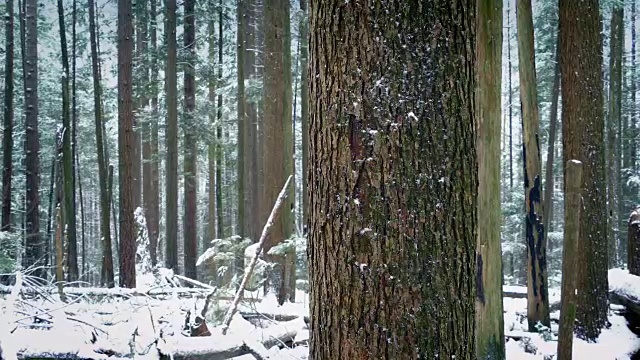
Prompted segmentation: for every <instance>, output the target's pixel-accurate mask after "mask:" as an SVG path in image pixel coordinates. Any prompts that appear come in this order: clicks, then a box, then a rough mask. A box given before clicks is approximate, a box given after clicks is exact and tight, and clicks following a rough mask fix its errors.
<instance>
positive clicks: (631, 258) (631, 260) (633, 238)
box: [627, 208, 640, 276]
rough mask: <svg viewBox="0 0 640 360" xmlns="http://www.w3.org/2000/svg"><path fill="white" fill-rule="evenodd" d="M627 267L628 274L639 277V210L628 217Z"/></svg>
mask: <svg viewBox="0 0 640 360" xmlns="http://www.w3.org/2000/svg"><path fill="white" fill-rule="evenodd" d="M627 267H628V268H629V273H630V274H632V275H636V276H640V208H636V210H635V211H634V212H632V213H631V216H630V217H629V225H628V232H627Z"/></svg>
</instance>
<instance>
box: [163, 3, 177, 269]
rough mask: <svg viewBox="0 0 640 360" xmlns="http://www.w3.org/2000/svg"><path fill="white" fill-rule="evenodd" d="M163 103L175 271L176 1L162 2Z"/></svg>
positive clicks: (169, 245)
mask: <svg viewBox="0 0 640 360" xmlns="http://www.w3.org/2000/svg"><path fill="white" fill-rule="evenodd" d="M166 7H167V8H166V11H167V15H166V26H167V27H166V29H167V30H166V38H167V63H166V70H165V86H166V92H167V97H166V102H167V130H166V132H165V136H166V143H167V160H166V167H167V169H166V175H165V176H166V195H165V198H166V212H165V219H166V220H165V221H166V224H165V229H166V235H165V246H166V250H165V267H167V268H169V269H173V270H174V271H176V272H177V271H178V93H177V81H178V80H177V67H176V66H177V63H176V0H167V1H166Z"/></svg>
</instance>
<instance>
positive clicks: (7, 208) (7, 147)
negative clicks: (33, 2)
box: [0, 0, 13, 231]
mask: <svg viewBox="0 0 640 360" xmlns="http://www.w3.org/2000/svg"><path fill="white" fill-rule="evenodd" d="M6 11H7V15H6V18H5V23H6V24H5V25H6V26H5V29H6V34H5V39H6V57H5V68H4V71H5V72H4V130H3V133H2V154H3V157H2V224H1V225H0V231H11V181H12V176H13V0H7V3H6Z"/></svg>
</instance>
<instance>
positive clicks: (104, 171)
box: [87, 0, 115, 287]
mask: <svg viewBox="0 0 640 360" xmlns="http://www.w3.org/2000/svg"><path fill="white" fill-rule="evenodd" d="M87 3H88V5H87V6H88V7H89V32H90V37H91V68H92V72H93V101H94V115H95V126H96V152H97V153H98V177H99V182H100V237H101V239H102V240H101V245H102V272H101V274H102V277H101V279H100V281H101V283H102V284H105V285H107V287H113V286H114V285H115V284H114V279H113V277H114V274H113V253H112V251H111V223H110V216H109V215H110V213H109V209H110V204H111V201H110V200H109V199H110V198H109V184H108V182H107V180H108V177H109V174H108V164H107V160H106V154H105V149H104V138H103V137H104V136H103V132H102V121H103V120H102V85H101V81H102V80H101V76H100V68H99V66H98V62H99V61H98V47H97V36H98V34H97V32H96V16H95V4H94V0H88V1H87Z"/></svg>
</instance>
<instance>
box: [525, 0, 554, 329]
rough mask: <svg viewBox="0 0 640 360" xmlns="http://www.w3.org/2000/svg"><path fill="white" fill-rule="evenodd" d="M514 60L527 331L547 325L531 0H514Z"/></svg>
mask: <svg viewBox="0 0 640 360" xmlns="http://www.w3.org/2000/svg"><path fill="white" fill-rule="evenodd" d="M516 13H517V19H518V20H517V23H518V61H519V72H520V101H521V104H522V129H523V131H522V135H523V145H522V146H523V148H522V151H523V158H524V161H523V162H524V191H525V207H526V209H525V211H526V217H525V237H526V240H525V243H526V246H527V292H528V298H527V300H528V301H527V320H528V323H529V331H531V332H535V331H536V325H537V324H538V322H540V323H542V325H544V326H547V327H550V326H551V322H550V318H549V296H548V288H547V287H548V278H547V265H546V264H547V249H546V244H545V242H544V239H545V238H544V230H545V229H544V224H543V223H542V215H543V213H544V209H543V204H542V183H541V182H542V165H541V161H540V142H539V131H540V126H539V118H538V100H537V99H538V95H537V94H538V92H537V89H536V86H537V85H536V69H535V53H534V46H533V16H532V12H531V0H518V1H517V8H516Z"/></svg>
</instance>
